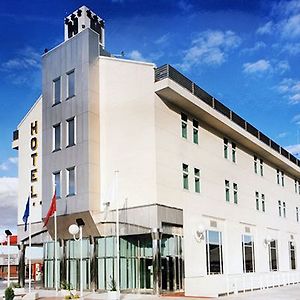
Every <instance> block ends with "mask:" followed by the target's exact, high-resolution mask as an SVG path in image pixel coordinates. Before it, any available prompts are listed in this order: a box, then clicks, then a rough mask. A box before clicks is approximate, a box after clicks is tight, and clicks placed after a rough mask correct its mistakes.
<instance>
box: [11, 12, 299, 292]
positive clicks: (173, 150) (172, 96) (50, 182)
mask: <svg viewBox="0 0 300 300" xmlns="http://www.w3.org/2000/svg"><path fill="white" fill-rule="evenodd" d="M81 9H82V8H81ZM87 10H88V9H87V8H85V7H84V9H82V11H83V12H84V13H85V14H86V13H87ZM76 14H77V15H78V10H77V11H76ZM79 14H81V13H79ZM81 17H83V16H81V15H80V16H79V18H81ZM84 17H85V15H84ZM69 19H70V16H69V17H67V20H69ZM83 20H87V19H85V18H83V19H80V20H79V21H80V22H81V23H80V24H81V25H82V24H83V23H82V22H85V21H83ZM97 20H98V21H99V24H100V23H101V24H102V25H103V23H102V20H101V19H100V18H98V19H97ZM69 21H70V20H69ZM69 21H68V22H69ZM100 21H101V22H100ZM84 25H87V24H86V23H85V24H84ZM66 26H67V25H66ZM103 26H104V25H103ZM100 27H101V26H100ZM103 28H104V27H101V34H100V35H99V32H96V31H94V30H93V28H91V27H89V26H86V27H85V28H83V27H81V28H80V30H79V32H77V33H75V32H73V31H72V36H68V28H67V27H66V31H65V32H66V37H65V41H64V42H63V43H62V44H60V45H59V46H57V47H56V48H54V49H52V50H50V51H49V52H47V53H45V54H44V55H43V71H42V72H43V97H42V98H40V99H39V100H38V101H37V103H36V104H35V106H34V107H33V108H32V110H31V111H30V112H29V113H28V115H27V116H26V117H25V118H24V120H23V121H22V122H21V123H20V125H19V126H18V130H19V138H18V139H16V140H15V141H14V144H13V146H14V147H15V148H18V149H19V177H20V194H19V209H18V225H19V230H20V232H19V233H18V235H20V236H21V241H20V242H22V241H23V242H24V241H25V240H26V236H25V235H24V232H23V231H24V229H23V222H22V216H23V213H24V209H25V204H26V201H27V196H26V195H27V194H28V191H30V189H31V186H34V188H33V192H36V193H37V195H38V196H37V197H36V200H34V198H32V201H35V203H36V204H35V206H33V203H32V212H33V214H32V221H33V222H39V223H37V224H38V225H36V226H37V227H36V233H39V232H40V239H39V238H38V237H37V238H36V242H37V243H41V244H42V243H43V242H45V241H46V240H48V239H49V236H48V235H47V234H46V233H45V232H44V231H43V229H42V222H41V221H42V217H45V215H46V213H47V211H48V209H49V205H50V201H51V198H52V196H53V193H54V184H55V180H56V179H55V178H59V182H56V191H57V193H59V195H58V201H57V210H58V216H59V217H58V225H59V233H58V234H59V238H60V239H62V240H66V241H67V240H69V239H71V236H70V234H69V233H68V231H67V228H68V226H69V225H70V224H72V223H74V220H75V219H76V218H78V217H80V218H83V219H84V221H85V223H86V225H85V227H84V228H83V230H84V236H86V237H92V238H94V239H95V241H96V242H95V243H96V244H97V239H98V238H101V237H104V236H110V235H114V234H115V230H114V223H115V211H114V209H115V208H116V203H115V201H114V197H115V194H114V193H112V189H113V188H114V174H115V171H116V170H118V171H119V182H118V183H119V184H118V193H117V195H118V198H119V203H120V208H122V213H121V217H120V218H121V236H123V237H128V236H130V237H134V236H138V235H139V236H140V235H145V236H148V237H150V233H151V231H153V229H155V228H159V229H160V231H161V232H162V234H163V238H162V239H161V241H160V243H161V244H160V246H161V252H162V254H163V247H162V243H163V240H164V239H165V240H167V239H169V238H172V237H180V238H182V237H184V244H183V251H184V262H185V263H184V274H185V282H184V290H185V294H186V295H191V296H217V295H219V294H224V293H230V292H236V291H239V290H248V289H254V288H262V287H266V286H274V285H279V284H285V283H288V282H298V281H300V279H299V278H300V277H299V274H298V271H299V270H300V263H298V262H300V249H298V248H300V246H298V245H300V236H299V233H300V232H299V216H298V219H297V214H296V210H297V208H298V207H300V201H299V200H300V184H299V182H298V181H299V178H300V168H299V166H300V162H299V161H298V160H297V159H296V158H295V157H293V156H292V155H291V154H289V153H287V152H285V151H284V149H282V148H281V147H280V146H279V145H277V144H276V143H274V142H273V141H271V140H270V139H268V138H267V137H265V136H264V135H263V133H261V132H258V131H257V130H256V129H255V128H254V129H253V128H252V126H251V125H250V124H248V123H247V122H246V121H244V120H242V119H239V118H238V116H236V115H235V114H234V112H231V111H229V110H228V109H227V108H226V107H225V108H224V107H223V106H222V105H221V104H218V102H217V100H215V99H214V98H212V97H211V96H209V95H208V94H206V93H205V92H203V91H202V92H201V91H200V90H199V89H198V88H197V86H196V85H194V84H193V83H192V82H191V81H190V80H188V79H186V78H184V77H183V76H182V75H181V74H179V73H178V72H177V71H176V70H174V69H173V68H171V67H169V66H167V67H162V68H158V69H157V68H156V67H155V65H153V64H149V63H142V62H135V61H128V60H124V59H117V58H115V57H111V56H110V55H108V53H107V52H106V51H105V50H104V49H103V45H104V29H103ZM159 72H162V73H161V74H163V75H162V76H161V74H160V73H159ZM163 72H165V73H163ZM70 74H71V76H74V77H72V79H70ZM70 80H72V81H70ZM70 90H72V94H71V95H70ZM197 95H198V96H197ZM182 114H184V115H185V116H187V120H185V119H184V120H182ZM70 120H73V121H72V122H73V123H72V124H74V126H75V127H74V130H73V129H72V130H73V131H72V130H71V131H70ZM35 121H37V122H38V124H39V125H38V126H39V127H38V128H39V129H38V131H37V133H35V132H33V134H36V135H37V139H38V148H37V151H38V153H40V154H41V155H38V158H37V162H36V163H37V166H33V161H32V156H31V155H32V152H33V150H32V147H31V144H30V143H31V140H32V138H33V135H32V132H31V127H30V126H31V124H32V122H35ZM182 123H184V124H183V125H184V129H183V127H182V126H183V125H182ZM72 126H73V125H72ZM72 128H73V127H72ZM56 130H57V131H56ZM185 130H186V132H187V135H186V137H185ZM183 131H184V133H183ZM57 132H58V133H59V137H58V136H57ZM41 133H42V134H41ZM70 135H72V137H73V139H71V140H72V141H73V142H72V143H71V145H70ZM195 136H197V140H198V142H196V140H195ZM224 139H225V141H227V142H226V143H227V146H226V145H225V146H226V147H227V158H225V157H224V155H225V154H224ZM255 157H256V162H257V172H255V169H254V163H255ZM234 160H235V161H234ZM183 164H184V165H185V167H184V166H183ZM261 166H262V168H263V169H262V171H263V174H262V173H261V169H260V167H261ZM33 167H36V168H37V169H38V171H37V178H38V180H37V181H36V180H35V171H34V174H33V179H34V181H33V182H32V176H31V173H30V172H32V168H33ZM183 167H184V168H185V170H183ZM70 170H74V173H72V174H75V175H74V178H73V177H72V176H71V177H70ZM277 170H278V171H279V178H278V179H279V183H277ZM72 172H73V171H72ZM55 174H60V175H59V176H58V177H55ZM283 174H284V175H283ZM282 175H283V178H284V186H282ZM227 182H228V183H227ZM226 184H229V199H228V198H226ZM295 184H296V186H295ZM70 191H71V192H70ZM26 193H27V194H26ZM256 193H258V202H256ZM24 195H25V196H24ZM262 195H263V196H264V197H263V196H262ZM227 197H228V196H227ZM226 200H229V201H226ZM40 201H42V202H41V203H40ZM278 201H280V213H281V216H279V202H278ZM235 202H236V203H235ZM107 209H109V210H112V211H111V212H110V213H109V214H108V216H107V214H106V210H107ZM47 229H48V231H49V234H50V235H51V236H53V222H49V225H48V226H47ZM200 229H201V230H200ZM207 231H217V232H220V233H219V236H222V241H221V242H220V246H221V248H222V255H220V257H219V258H220V260H221V261H222V266H221V270H220V272H215V273H221V274H208V273H209V270H208V269H209V268H208V263H207V257H208V254H207V238H206V237H207ZM197 234H198V237H197V236H196V235H197ZM242 235H247V236H252V239H253V242H254V260H253V264H254V266H255V272H251V273H247V274H245V272H244V269H243V247H242ZM37 236H38V235H37ZM152 238H153V245H154V243H155V242H154V241H156V238H154V237H152ZM274 240H276V241H277V263H278V268H277V269H278V270H277V271H272V272H270V263H269V245H270V243H271V242H273V241H274ZM266 241H267V242H268V243H266ZM291 241H292V242H293V243H292V246H293V247H295V256H296V259H295V261H296V268H295V269H293V270H291V259H290V249H289V246H290V244H289V242H291ZM93 247H94V246H93ZM91 249H93V248H91ZM154 249H156V248H155V247H153V255H152V256H151V258H148V259H149V260H150V262H152V261H153V264H152V268H153V269H151V266H150V269H151V272H152V273H151V276H152V277H151V278H152V279H151V280H153V284H149V285H147V286H146V287H144V288H145V289H149V288H153V289H156V290H169V291H170V290H173V291H177V290H182V289H183V285H182V282H181V279H180V278H179V277H180V275H174V274H173V275H172V276H173V277H172V278H171V277H170V276H171V275H170V274H169V275H168V274H166V272H165V271H164V268H171V265H172V268H173V264H174V265H175V264H176V267H174V270H175V271H174V272H175V273H176V272H178V274H179V273H180V272H181V274H183V272H182V271H183V270H182V267H183V266H182V265H180V263H179V262H178V261H180V259H181V258H182V255H181V250H178V253H177V254H172V255H173V256H172V255H171V254H170V255H165V254H163V255H162V259H161V260H159V261H157V260H156V259H157V257H159V256H156V253H155V252H154V251H155V250H154ZM218 249H219V248H218ZM91 251H92V250H91ZM175 252H176V251H174V253H175ZM212 253H213V252H212ZM90 255H92V253H91V254H90ZM171 256H172V257H171ZM149 257H150V256H149ZM170 257H171V258H170ZM138 259H139V261H140V260H141V259H146V258H144V257H142V258H141V257H138ZM170 262H172V263H170ZM175 262H176V263H175ZM147 263H148V262H147ZM215 263H216V262H214V264H215ZM92 264H93V262H91V268H92V267H93V265H92ZM165 264H166V265H165ZM154 266H155V267H154ZM161 266H163V268H160V267H161ZM157 267H158V269H156V268H157ZM211 267H212V268H215V265H211ZM150 269H149V270H150ZM155 270H156V271H157V273H155V272H156V271H155ZM168 270H169V269H168ZM98 272H101V270H99V269H98ZM169 273H170V272H169ZM157 274H158V275H157ZM156 275H157V276H156ZM67 276H68V275H67ZM147 276H148V275H147ZM121 277H122V276H121ZM149 278H150V277H149ZM91 281H92V282H93V278H92V279H91ZM139 284H141V283H139ZM143 284H144V283H143ZM137 287H138V288H139V289H140V288H141V286H140V285H139V286H138V285H136V283H134V286H131V288H137ZM86 288H87V289H88V288H90V287H89V284H87V286H86ZM98 288H99V289H100V288H103V287H99V286H98ZM104 288H105V287H104ZM125 288H129V287H127V286H126V287H125ZM125 288H124V289H125Z"/></svg>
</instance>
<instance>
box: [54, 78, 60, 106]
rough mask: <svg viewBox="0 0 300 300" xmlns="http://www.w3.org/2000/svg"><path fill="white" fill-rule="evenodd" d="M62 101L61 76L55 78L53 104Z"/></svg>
mask: <svg viewBox="0 0 300 300" xmlns="http://www.w3.org/2000/svg"><path fill="white" fill-rule="evenodd" d="M60 101H61V84H60V77H58V78H56V79H54V80H53V104H58V103H60Z"/></svg>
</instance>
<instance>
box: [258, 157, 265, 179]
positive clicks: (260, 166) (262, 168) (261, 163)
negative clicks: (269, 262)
mask: <svg viewBox="0 0 300 300" xmlns="http://www.w3.org/2000/svg"><path fill="white" fill-rule="evenodd" d="M259 162H260V164H259V168H260V176H264V161H263V160H262V159H260V160H259Z"/></svg>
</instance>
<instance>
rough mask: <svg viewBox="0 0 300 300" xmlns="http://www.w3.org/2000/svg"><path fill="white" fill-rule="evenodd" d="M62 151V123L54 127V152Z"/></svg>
mask: <svg viewBox="0 0 300 300" xmlns="http://www.w3.org/2000/svg"><path fill="white" fill-rule="evenodd" d="M60 149H61V126H60V123H59V124H56V125H54V126H53V151H58V150H60Z"/></svg>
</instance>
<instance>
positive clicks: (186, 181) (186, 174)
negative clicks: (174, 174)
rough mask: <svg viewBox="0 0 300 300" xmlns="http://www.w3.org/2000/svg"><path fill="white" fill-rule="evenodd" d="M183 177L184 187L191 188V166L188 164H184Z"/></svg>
mask: <svg viewBox="0 0 300 300" xmlns="http://www.w3.org/2000/svg"><path fill="white" fill-rule="evenodd" d="M182 172H183V174H182V176H183V177H182V178H183V188H184V189H185V190H188V189H189V166H188V165H186V164H182Z"/></svg>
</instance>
